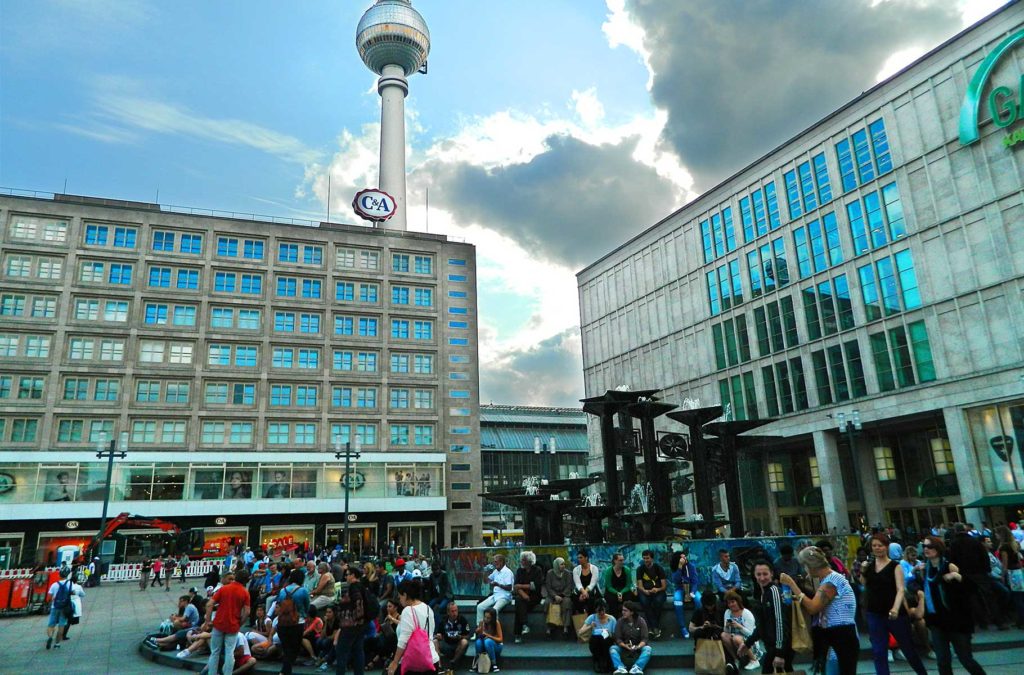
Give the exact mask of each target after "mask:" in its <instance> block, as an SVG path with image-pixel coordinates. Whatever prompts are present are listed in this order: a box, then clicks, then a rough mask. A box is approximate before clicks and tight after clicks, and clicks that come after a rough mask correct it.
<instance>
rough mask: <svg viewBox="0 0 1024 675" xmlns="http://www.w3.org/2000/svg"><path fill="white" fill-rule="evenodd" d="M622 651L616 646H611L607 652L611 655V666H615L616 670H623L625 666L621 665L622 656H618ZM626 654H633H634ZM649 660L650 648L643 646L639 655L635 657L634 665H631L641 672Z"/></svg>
mask: <svg viewBox="0 0 1024 675" xmlns="http://www.w3.org/2000/svg"><path fill="white" fill-rule="evenodd" d="M622 651H623V649H622V648H621V647H619V646H618V645H613V646H612V648H611V649H609V650H608V652H609V653H610V654H611V655H612V665H613V666H615V668H616V669H618V668H625V666H624V665H622V656H621V655H620V654H621V652H622ZM627 653H633V654H635V653H636V652H627ZM650 660H651V648H650V646H649V645H645V646H643V647H641V648H640V655H639V656H637V657H636V663H634V664H633V665H634V666H636V667H637V668H639V669H640V670H643V669H644V666H646V665H647V662H648V661H650Z"/></svg>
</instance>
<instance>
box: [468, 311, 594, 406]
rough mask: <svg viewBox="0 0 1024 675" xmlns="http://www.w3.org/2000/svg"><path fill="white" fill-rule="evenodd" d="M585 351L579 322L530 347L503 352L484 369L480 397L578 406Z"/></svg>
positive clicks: (507, 401)
mask: <svg viewBox="0 0 1024 675" xmlns="http://www.w3.org/2000/svg"><path fill="white" fill-rule="evenodd" d="M582 396H583V354H582V352H581V350H580V329H579V327H577V326H573V327H572V328H569V329H566V330H565V331H563V332H561V333H558V334H557V335H553V336H552V337H550V338H548V339H546V340H541V341H540V342H539V343H537V344H536V345H534V346H532V347H530V348H529V349H521V350H513V351H510V352H506V353H504V354H502V355H501V356H500V357H499V358H498V359H497V360H496V361H492V362H491V363H486V364H483V366H482V368H481V370H480V401H481V402H487V403H509V404H512V403H514V404H520V405H553V406H568V407H578V406H579V405H580V402H579V399H580V397H582Z"/></svg>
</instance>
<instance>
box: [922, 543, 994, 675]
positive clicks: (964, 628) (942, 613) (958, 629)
mask: <svg viewBox="0 0 1024 675" xmlns="http://www.w3.org/2000/svg"><path fill="white" fill-rule="evenodd" d="M922 547H923V549H924V559H925V567H924V607H925V613H924V621H925V624H926V625H927V626H928V633H929V634H930V635H931V640H932V649H933V650H934V651H935V660H936V662H937V663H938V666H939V675H953V665H952V663H953V659H952V655H951V654H950V650H949V647H950V645H952V646H953V649H955V650H956V658H957V659H958V660H959V661H960V665H962V666H963V667H964V669H965V670H966V671H967V672H968V673H970V674H971V675H985V670H984V669H983V668H982V667H981V666H980V665H978V662H977V661H975V660H974V655H973V654H972V653H971V634H972V633H973V632H974V620H973V617H972V615H971V612H969V611H965V610H966V608H968V607H970V603H969V602H968V601H967V598H966V597H964V596H965V590H966V589H965V588H964V584H963V577H962V576H960V571H959V569H957V566H956V565H954V564H952V563H950V562H949V560H947V559H946V555H945V554H946V545H945V544H944V543H943V542H942V540H941V539H939V538H938V537H935V536H928V537H925V538H924V543H923V545H922Z"/></svg>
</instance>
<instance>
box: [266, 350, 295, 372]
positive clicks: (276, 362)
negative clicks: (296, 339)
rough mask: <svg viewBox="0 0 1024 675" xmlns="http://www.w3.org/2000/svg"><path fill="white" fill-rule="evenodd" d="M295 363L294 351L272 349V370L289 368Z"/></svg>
mask: <svg viewBox="0 0 1024 675" xmlns="http://www.w3.org/2000/svg"><path fill="white" fill-rule="evenodd" d="M294 363H295V350H294V349H288V348H285V347H274V353H273V357H272V358H271V362H270V364H271V366H273V367H274V368H291V367H292V366H293V365H294Z"/></svg>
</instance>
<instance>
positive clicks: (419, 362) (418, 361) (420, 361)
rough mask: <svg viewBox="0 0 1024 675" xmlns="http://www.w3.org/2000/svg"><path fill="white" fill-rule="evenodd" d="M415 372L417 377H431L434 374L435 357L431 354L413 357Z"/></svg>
mask: <svg viewBox="0 0 1024 675" xmlns="http://www.w3.org/2000/svg"><path fill="white" fill-rule="evenodd" d="M413 372H414V373H416V374H417V375H430V374H431V373H433V372H434V357H433V355H431V354H416V355H415V357H413Z"/></svg>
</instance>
